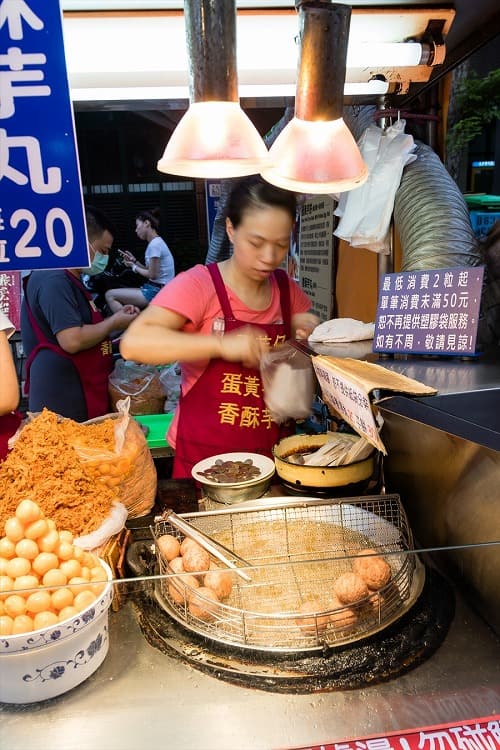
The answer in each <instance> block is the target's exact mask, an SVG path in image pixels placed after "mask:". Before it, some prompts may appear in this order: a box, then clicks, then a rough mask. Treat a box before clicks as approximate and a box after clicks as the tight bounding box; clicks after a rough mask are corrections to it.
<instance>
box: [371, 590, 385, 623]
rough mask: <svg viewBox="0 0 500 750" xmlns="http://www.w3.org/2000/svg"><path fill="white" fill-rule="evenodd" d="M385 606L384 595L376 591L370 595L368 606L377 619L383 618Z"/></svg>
mask: <svg viewBox="0 0 500 750" xmlns="http://www.w3.org/2000/svg"><path fill="white" fill-rule="evenodd" d="M384 604H385V599H384V595H383V594H381V593H380V592H379V591H374V592H373V594H370V596H369V597H368V606H369V607H370V610H371V612H372V614H373V615H375V617H377V618H378V619H380V617H381V613H382V610H383V607H384Z"/></svg>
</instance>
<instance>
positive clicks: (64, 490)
mask: <svg viewBox="0 0 500 750" xmlns="http://www.w3.org/2000/svg"><path fill="white" fill-rule="evenodd" d="M114 442H115V438H114V425H113V420H111V419H109V420H104V421H103V422H100V423H99V424H95V425H83V424H79V423H78V422H74V421H73V420H71V419H62V418H61V417H59V416H58V415H57V414H54V413H53V412H51V411H49V410H48V409H44V410H43V411H42V412H40V414H38V415H36V416H35V417H33V418H32V419H31V420H30V421H28V422H27V423H26V424H25V426H24V427H23V428H22V430H21V431H20V433H19V436H18V437H17V439H16V442H15V444H14V447H13V448H12V450H11V451H10V453H9V455H8V456H7V458H6V459H5V461H4V462H3V463H2V464H0V498H1V503H0V529H1V530H2V531H3V528H4V523H5V521H6V520H7V518H9V517H10V516H12V515H14V513H15V509H16V507H17V505H18V503H19V502H20V501H21V500H24V499H25V498H29V499H31V500H34V501H35V502H36V503H37V504H38V505H39V506H40V508H41V509H42V511H43V513H44V514H45V515H46V516H47V517H48V518H52V519H53V520H54V521H55V523H56V526H57V527H58V528H63V529H68V530H69V531H72V532H73V534H75V536H81V535H83V534H88V533H90V532H92V531H94V530H95V529H97V528H98V527H99V526H100V525H101V524H102V522H103V520H104V519H105V518H106V517H107V516H108V515H109V513H110V511H111V503H112V501H113V500H115V499H116V495H117V493H116V490H113V489H112V488H109V487H106V486H105V485H103V484H101V483H99V484H97V485H96V482H95V479H94V478H93V477H90V476H88V475H87V473H86V471H85V467H84V465H83V464H82V463H81V461H80V460H79V457H78V454H77V452H76V450H75V448H74V447H73V446H85V445H89V446H93V447H96V446H98V445H99V446H102V448H103V449H104V450H113V448H114Z"/></svg>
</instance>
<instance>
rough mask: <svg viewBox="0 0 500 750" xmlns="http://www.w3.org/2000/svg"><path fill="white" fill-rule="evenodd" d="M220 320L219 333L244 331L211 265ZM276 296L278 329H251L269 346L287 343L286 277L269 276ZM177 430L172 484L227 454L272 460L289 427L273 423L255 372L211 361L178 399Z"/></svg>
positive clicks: (269, 326)
mask: <svg viewBox="0 0 500 750" xmlns="http://www.w3.org/2000/svg"><path fill="white" fill-rule="evenodd" d="M207 268H208V270H209V272H210V275H211V277H212V281H213V283H214V286H215V291H216V293H217V296H218V298H219V302H220V305H221V308H222V313H223V316H224V331H233V330H235V329H236V328H241V327H242V326H246V325H248V322H246V321H242V320H237V319H236V318H235V317H234V315H233V311H232V309H231V305H230V302H229V298H228V296H227V292H226V289H225V286H224V282H223V280H222V276H221V274H220V271H219V268H218V266H217V264H216V263H211V264H210V265H208V266H207ZM274 274H275V278H276V281H277V283H278V288H279V291H280V304H281V313H282V317H283V321H284V322H283V323H267V324H256V323H252V324H251V325H252V326H254V327H256V328H261V329H262V334H263V336H265V337H266V338H267V340H268V341H269V344H270V346H275V345H276V344H279V343H282V342H284V341H285V340H286V339H288V338H290V330H291V328H290V289H289V286H288V276H287V274H286V272H285V271H283V270H281V269H278V270H276V271H275V272H274ZM179 409H180V412H179V425H178V431H177V440H176V446H175V456H174V466H173V472H172V476H173V478H174V479H179V478H181V477H190V476H191V469H192V468H193V466H194V465H195V464H196V463H197V462H198V461H201V460H202V459H203V458H207V457H208V456H213V455H216V454H218V453H226V452H227V451H244V452H250V453H260V454H263V455H265V456H269V457H270V458H272V447H273V445H275V444H276V443H277V442H278V440H279V439H280V438H281V437H283V436H284V435H285V434H289V433H290V429H291V425H290V424H289V423H287V425H278V424H276V422H273V421H272V419H271V417H270V415H269V411H268V409H267V407H266V405H265V402H264V396H263V392H262V381H261V378H260V372H259V370H257V369H253V368H247V367H243V366H242V365H241V364H240V363H238V362H226V361H225V360H223V359H212V360H210V362H209V364H208V365H207V367H206V369H205V370H204V372H203V374H202V375H201V376H200V378H199V379H198V381H197V382H196V383H195V384H194V385H193V387H192V388H191V390H190V391H189V392H188V393H187V394H186V395H185V396H184V395H182V394H181V397H180V399H179Z"/></svg>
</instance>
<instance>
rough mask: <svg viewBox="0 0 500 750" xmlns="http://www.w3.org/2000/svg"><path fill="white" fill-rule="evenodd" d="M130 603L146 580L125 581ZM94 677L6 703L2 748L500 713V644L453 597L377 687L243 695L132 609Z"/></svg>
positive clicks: (308, 738)
mask: <svg viewBox="0 0 500 750" xmlns="http://www.w3.org/2000/svg"><path fill="white" fill-rule="evenodd" d="M122 585H126V586H127V587H128V588H129V599H130V598H131V597H133V596H134V594H137V593H138V591H139V587H140V586H147V587H148V590H149V588H150V587H151V583H150V582H143V583H140V582H134V583H130V582H128V583H123V584H122ZM110 641H111V642H110V650H109V653H108V656H107V658H106V659H105V661H104V663H103V664H102V666H101V667H100V668H99V669H98V670H97V672H96V673H95V674H94V675H92V677H90V678H89V679H88V680H87V681H86V682H84V683H83V684H82V685H80V686H78V687H77V688H75V689H74V690H73V691H71V692H69V693H67V694H66V695H63V696H61V697H59V698H55V699H53V700H50V701H47V702H45V703H40V704H32V705H27V706H6V705H2V706H1V707H0V710H1V711H2V716H1V723H0V745H1V747H2V749H3V750H26V748H27V747H30V746H31V745H32V743H33V738H34V737H39V738H40V737H43V744H44V746H45V747H49V748H50V749H51V750H73V748H74V750H101V748H106V750H137V748H139V747H148V746H151V747H152V746H155V747H162V748H175V750H195V748H197V749H199V750H236V748H238V750H271V749H272V748H295V747H304V746H308V745H314V744H320V743H325V742H335V741H341V740H343V739H346V738H352V737H366V736H370V735H373V734H379V733H385V732H390V731H396V730H403V729H407V728H412V727H421V726H428V725H430V724H437V723H442V722H451V721H466V720H467V719H471V718H478V717H481V716H487V715H491V714H494V713H498V712H500V670H499V669H498V664H499V663H500V642H499V640H498V639H497V638H496V637H495V636H494V634H493V632H492V631H491V630H490V629H489V628H488V627H487V626H486V625H484V623H483V622H482V620H480V619H479V618H478V617H477V616H476V615H474V614H473V613H472V612H471V611H470V610H469V609H468V608H467V607H466V605H464V603H463V602H462V600H461V599H460V597H458V598H457V611H456V615H455V619H454V621H453V623H452V625H451V628H450V630H449V632H448V635H447V637H446V639H445V640H444V643H443V644H442V646H441V647H440V648H439V649H438V650H437V652H436V653H435V654H434V655H433V656H431V657H430V658H429V659H428V660H427V661H425V662H424V663H423V664H421V665H420V666H418V667H416V668H415V669H413V670H411V671H409V672H408V673H407V674H405V675H404V676H402V677H399V678H397V679H394V680H391V681H389V682H386V683H383V684H379V685H375V686H373V687H370V688H361V689H357V690H333V691H328V692H321V693H314V694H308V693H304V694H297V695H293V694H292V695H290V694H287V695H282V694H277V693H272V692H269V691H262V690H257V689H250V688H247V687H237V686H234V685H232V684H228V683H227V682H224V681H222V680H219V679H217V678H216V677H211V676H208V675H206V674H203V673H201V672H200V671H198V670H195V669H193V668H192V667H191V666H188V665H187V664H186V663H185V662H183V661H180V660H178V659H175V658H171V657H170V656H166V655H165V654H163V653H161V652H160V651H159V650H157V649H156V648H153V647H152V646H150V645H149V644H148V642H147V641H146V639H145V638H144V637H143V635H142V633H141V630H140V627H139V625H138V622H137V619H136V616H135V614H134V607H133V606H132V604H131V602H130V601H129V602H127V603H126V604H125V605H124V606H123V607H122V608H121V609H120V610H119V611H118V612H114V613H111V616H110Z"/></svg>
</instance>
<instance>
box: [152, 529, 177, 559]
mask: <svg viewBox="0 0 500 750" xmlns="http://www.w3.org/2000/svg"><path fill="white" fill-rule="evenodd" d="M156 543H157V545H158V549H159V550H160V554H161V556H162V557H164V558H165V560H168V562H170V560H173V559H174V557H179V555H180V554H181V545H180V542H179V540H178V539H177V538H176V537H175V536H172V534H163V536H160V537H158V539H157V540H156Z"/></svg>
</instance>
